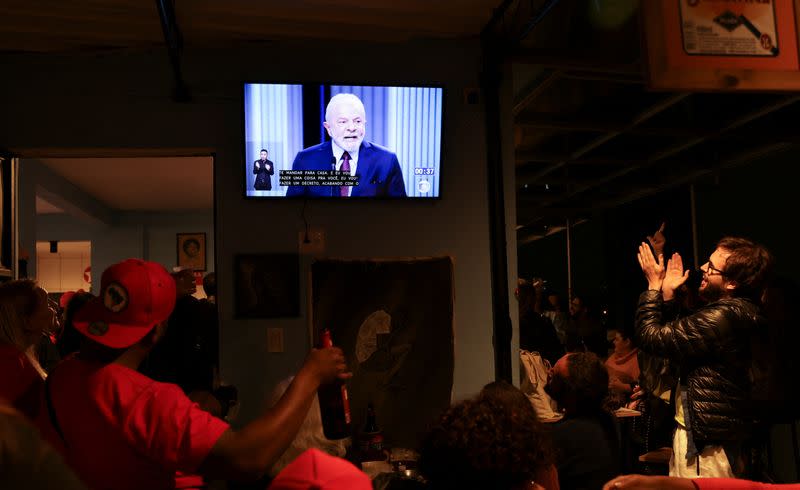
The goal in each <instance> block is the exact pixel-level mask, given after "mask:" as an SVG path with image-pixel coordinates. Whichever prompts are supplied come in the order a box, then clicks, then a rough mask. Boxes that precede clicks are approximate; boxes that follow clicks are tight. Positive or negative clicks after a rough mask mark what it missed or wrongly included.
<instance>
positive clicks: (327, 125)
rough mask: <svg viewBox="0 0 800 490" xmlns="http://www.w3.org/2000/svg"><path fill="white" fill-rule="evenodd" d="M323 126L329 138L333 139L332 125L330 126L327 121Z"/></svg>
mask: <svg viewBox="0 0 800 490" xmlns="http://www.w3.org/2000/svg"><path fill="white" fill-rule="evenodd" d="M322 126H323V127H324V128H325V131H327V132H328V136H330V137H331V138H333V135H332V134H331V125H330V124H328V121H325V122H323V123H322Z"/></svg>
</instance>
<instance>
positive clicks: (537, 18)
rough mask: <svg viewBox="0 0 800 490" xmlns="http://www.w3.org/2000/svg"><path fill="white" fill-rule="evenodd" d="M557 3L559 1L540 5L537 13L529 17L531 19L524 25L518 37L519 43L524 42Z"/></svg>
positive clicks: (548, 1) (552, 0) (549, 1)
mask: <svg viewBox="0 0 800 490" xmlns="http://www.w3.org/2000/svg"><path fill="white" fill-rule="evenodd" d="M558 1H559V0H547V1H546V2H545V3H544V5H542V6H541V7H540V8H539V11H538V12H536V13H535V14H534V15H532V16H531V18H530V19H529V20H528V22H527V23H526V24H525V27H524V28H523V30H522V34H521V35H520V36H519V41H520V42H521V41H524V40H525V38H526V37H528V34H530V33H531V31H532V30H533V28H534V27H536V26H537V25H538V24H539V22H541V21H542V19H544V18H545V16H547V14H548V13H550V10H552V9H553V7H555V6H556V4H557V3H558Z"/></svg>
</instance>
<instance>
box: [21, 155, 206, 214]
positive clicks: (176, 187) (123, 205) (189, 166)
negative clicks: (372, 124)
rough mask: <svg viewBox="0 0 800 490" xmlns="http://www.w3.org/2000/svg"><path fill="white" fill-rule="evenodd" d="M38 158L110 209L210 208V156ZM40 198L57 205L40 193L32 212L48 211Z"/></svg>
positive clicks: (176, 209) (200, 209) (190, 209)
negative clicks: (40, 195)
mask: <svg viewBox="0 0 800 490" xmlns="http://www.w3.org/2000/svg"><path fill="white" fill-rule="evenodd" d="M38 161H39V162H40V163H41V164H43V165H45V166H46V167H48V168H49V169H50V170H52V171H53V172H54V173H56V174H58V175H60V176H61V177H63V178H64V179H66V180H68V181H69V182H71V183H72V184H74V185H75V186H76V187H78V188H79V189H80V190H81V191H83V192H84V193H86V194H88V195H89V196H91V197H93V198H95V199H97V200H98V201H100V202H101V203H103V204H104V205H105V206H107V207H108V208H110V209H111V210H115V211H156V212H171V211H208V210H211V209H213V208H214V175H213V174H214V159H213V158H212V157H210V156H207V157H169V158H153V157H149V158H40V159H38ZM23 164H24V162H23ZM40 202H41V203H42V208H40V207H39V206H40ZM45 203H46V204H47V205H49V206H50V208H51V209H50V212H56V211H53V209H52V208H55V209H58V208H57V207H56V206H54V205H52V204H51V203H49V202H47V201H46V200H44V199H42V198H41V197H40V198H39V199H37V212H39V210H40V209H41V210H42V211H43V212H48V211H46V209H48V207H47V206H46V204H45Z"/></svg>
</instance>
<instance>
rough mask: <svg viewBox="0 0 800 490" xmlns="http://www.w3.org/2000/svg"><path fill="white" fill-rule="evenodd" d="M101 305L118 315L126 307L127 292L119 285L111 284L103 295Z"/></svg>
mask: <svg viewBox="0 0 800 490" xmlns="http://www.w3.org/2000/svg"><path fill="white" fill-rule="evenodd" d="M103 304H104V305H105V307H106V308H107V309H109V310H110V311H112V312H114V313H119V312H120V311H122V310H124V309H125V308H126V307H127V306H128V291H127V290H126V289H125V288H124V287H122V286H121V285H120V284H119V283H116V282H112V283H111V284H109V285H108V287H107V288H106V291H105V293H103Z"/></svg>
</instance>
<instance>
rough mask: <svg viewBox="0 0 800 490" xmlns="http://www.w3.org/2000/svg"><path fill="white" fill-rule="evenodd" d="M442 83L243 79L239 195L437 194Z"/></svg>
mask: <svg viewBox="0 0 800 490" xmlns="http://www.w3.org/2000/svg"><path fill="white" fill-rule="evenodd" d="M442 102H443V89H442V88H441V87H377V86H352V85H348V86H343V85H320V84H314V85H310V84H301V85H300V84H298V85H290V84H274V83H245V85H244V131H245V137H244V143H245V150H244V157H245V161H244V167H245V171H244V175H245V177H244V184H245V195H246V196H248V197H256V198H286V197H289V198H328V199H331V198H335V199H368V198H385V199H402V198H420V199H425V198H437V197H439V186H440V175H441V173H440V162H441V146H442Z"/></svg>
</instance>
